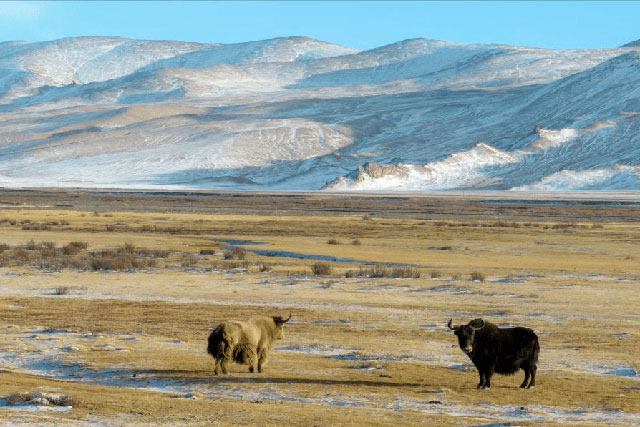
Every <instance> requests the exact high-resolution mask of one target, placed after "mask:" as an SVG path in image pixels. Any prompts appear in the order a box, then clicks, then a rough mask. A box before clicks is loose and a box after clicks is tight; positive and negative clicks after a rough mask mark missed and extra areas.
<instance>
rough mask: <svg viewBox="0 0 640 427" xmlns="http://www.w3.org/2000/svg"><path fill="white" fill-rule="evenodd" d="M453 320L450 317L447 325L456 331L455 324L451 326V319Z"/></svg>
mask: <svg viewBox="0 0 640 427" xmlns="http://www.w3.org/2000/svg"><path fill="white" fill-rule="evenodd" d="M452 320H453V319H449V323H447V326H448V327H449V329H451V330H453V331H455V330H456V328H455V326H451V321H452Z"/></svg>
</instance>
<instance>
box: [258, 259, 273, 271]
mask: <svg viewBox="0 0 640 427" xmlns="http://www.w3.org/2000/svg"><path fill="white" fill-rule="evenodd" d="M259 270H260V272H262V273H265V272H268V271H271V264H269V263H266V262H263V263H261V264H260V267H259Z"/></svg>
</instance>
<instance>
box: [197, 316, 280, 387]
mask: <svg viewBox="0 0 640 427" xmlns="http://www.w3.org/2000/svg"><path fill="white" fill-rule="evenodd" d="M290 319H291V315H289V318H288V319H283V318H282V317H280V316H254V317H251V318H250V319H249V320H247V321H239V320H228V321H225V322H222V323H220V324H219V325H218V326H216V327H215V328H214V329H213V331H212V332H211V334H210V335H209V340H208V345H207V353H209V354H210V355H211V356H212V357H213V359H214V364H215V366H214V370H213V373H214V374H215V375H218V374H220V372H222V373H223V374H226V373H227V372H228V370H229V363H231V362H232V361H233V362H236V363H238V364H241V365H249V372H256V371H257V372H262V368H263V367H264V365H265V364H266V362H267V355H268V352H269V350H270V349H271V345H272V344H273V341H275V340H281V339H282V338H283V336H284V334H283V331H282V327H283V325H284V324H285V323H286V322H288V321H289V320H290Z"/></svg>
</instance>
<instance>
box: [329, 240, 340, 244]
mask: <svg viewBox="0 0 640 427" xmlns="http://www.w3.org/2000/svg"><path fill="white" fill-rule="evenodd" d="M327 244H328V245H339V244H340V242H339V241H338V240H336V239H329V240H327Z"/></svg>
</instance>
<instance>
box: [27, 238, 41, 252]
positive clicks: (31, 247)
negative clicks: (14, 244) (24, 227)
mask: <svg viewBox="0 0 640 427" xmlns="http://www.w3.org/2000/svg"><path fill="white" fill-rule="evenodd" d="M24 248H25V249H26V250H28V251H35V250H36V249H37V248H38V245H36V242H34V241H33V239H31V240H29V242H28V243H27V244H26V245H25V246H24Z"/></svg>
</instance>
